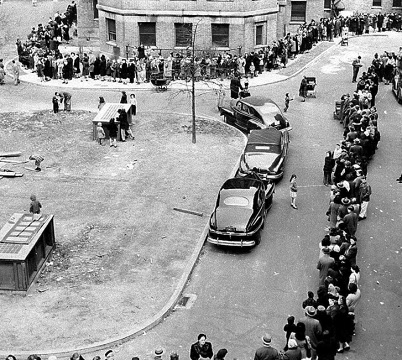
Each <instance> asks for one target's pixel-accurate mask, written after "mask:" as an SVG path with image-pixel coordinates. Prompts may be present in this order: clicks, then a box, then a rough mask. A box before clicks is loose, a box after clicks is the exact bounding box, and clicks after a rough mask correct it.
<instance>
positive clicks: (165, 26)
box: [78, 0, 278, 56]
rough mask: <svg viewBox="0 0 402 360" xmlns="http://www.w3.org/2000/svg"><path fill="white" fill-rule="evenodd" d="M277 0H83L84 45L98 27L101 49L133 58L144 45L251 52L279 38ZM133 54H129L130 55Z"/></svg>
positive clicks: (81, 31) (81, 28) (80, 26)
mask: <svg viewBox="0 0 402 360" xmlns="http://www.w3.org/2000/svg"><path fill="white" fill-rule="evenodd" d="M277 16H278V4H277V0H136V1H130V0H98V1H97V0H80V1H79V3H78V29H79V37H80V44H81V45H83V46H85V42H86V41H88V37H91V36H93V37H94V36H96V32H97V31H98V34H99V35H98V36H99V43H100V51H101V52H102V53H107V54H115V55H120V56H127V55H128V56H131V52H132V51H131V49H132V48H133V47H137V46H138V45H139V44H141V43H142V44H143V45H144V46H152V47H156V48H158V49H162V53H166V52H168V51H171V50H174V51H177V50H181V49H186V48H187V47H188V46H189V45H190V44H191V33H194V30H195V29H197V32H196V38H195V48H196V49H202V50H205V51H211V52H213V51H219V50H230V51H232V52H233V51H242V52H244V51H252V50H254V49H255V48H258V47H261V46H264V45H267V44H269V43H271V42H272V40H274V39H275V38H276V36H277V33H276V32H277ZM127 53H128V54H127Z"/></svg>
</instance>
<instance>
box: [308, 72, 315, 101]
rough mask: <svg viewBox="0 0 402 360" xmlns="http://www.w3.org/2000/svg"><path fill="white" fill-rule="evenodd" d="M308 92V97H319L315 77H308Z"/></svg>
mask: <svg viewBox="0 0 402 360" xmlns="http://www.w3.org/2000/svg"><path fill="white" fill-rule="evenodd" d="M306 80H307V91H306V96H310V97H313V98H316V97H317V93H316V90H315V87H316V85H317V80H316V78H315V77H307V78H306Z"/></svg>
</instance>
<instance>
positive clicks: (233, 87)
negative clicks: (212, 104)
mask: <svg viewBox="0 0 402 360" xmlns="http://www.w3.org/2000/svg"><path fill="white" fill-rule="evenodd" d="M240 90H243V86H242V84H241V82H240V76H235V77H234V78H233V79H232V80H230V97H231V98H232V99H238V98H239V91H240Z"/></svg>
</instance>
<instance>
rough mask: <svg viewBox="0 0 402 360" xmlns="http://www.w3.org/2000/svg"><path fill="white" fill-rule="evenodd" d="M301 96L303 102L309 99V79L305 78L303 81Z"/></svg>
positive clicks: (300, 90)
mask: <svg viewBox="0 0 402 360" xmlns="http://www.w3.org/2000/svg"><path fill="white" fill-rule="evenodd" d="M299 96H301V97H302V98H303V100H302V101H306V97H307V78H306V77H305V76H303V79H302V80H301V83H300V88H299Z"/></svg>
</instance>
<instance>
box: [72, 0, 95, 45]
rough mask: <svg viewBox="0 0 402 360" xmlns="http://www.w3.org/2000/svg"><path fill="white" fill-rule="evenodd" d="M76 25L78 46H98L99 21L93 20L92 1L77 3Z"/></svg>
mask: <svg viewBox="0 0 402 360" xmlns="http://www.w3.org/2000/svg"><path fill="white" fill-rule="evenodd" d="M77 23H78V24H77V27H78V43H79V45H80V46H88V45H89V44H90V46H93V45H95V44H96V45H99V21H98V19H94V8H93V0H79V1H78V5H77Z"/></svg>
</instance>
